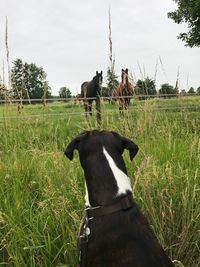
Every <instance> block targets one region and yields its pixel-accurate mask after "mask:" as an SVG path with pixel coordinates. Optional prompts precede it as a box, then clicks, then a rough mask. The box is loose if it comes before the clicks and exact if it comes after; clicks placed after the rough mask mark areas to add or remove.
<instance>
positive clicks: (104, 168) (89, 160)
mask: <svg viewBox="0 0 200 267" xmlns="http://www.w3.org/2000/svg"><path fill="white" fill-rule="evenodd" d="M74 149H77V150H78V151H79V157H80V162H81V165H82V167H83V170H84V174H85V179H86V190H87V192H88V194H86V195H87V196H88V197H87V205H88V207H87V211H86V215H87V216H86V219H85V221H84V223H83V225H82V231H81V233H80V236H81V238H80V240H81V242H82V241H83V244H84V249H83V246H82V243H81V246H80V247H81V249H82V251H81V252H82V253H81V259H82V260H81V267H82V266H85V267H174V264H173V263H172V261H171V260H170V259H169V258H168V256H167V255H166V254H165V252H164V250H163V248H162V247H161V246H160V245H159V242H158V241H157V239H156V237H155V235H154V233H153V231H152V230H151V228H150V226H149V224H148V222H147V220H146V219H145V217H144V216H143V215H142V213H141V212H140V210H139V208H138V207H137V205H136V203H135V201H134V200H133V197H132V192H131V185H130V181H129V178H128V176H127V171H126V166H125V163H124V160H123V158H122V153H123V151H124V149H128V150H129V154H130V159H131V160H132V159H133V158H134V157H135V155H136V154H137V152H138V147H137V145H136V144H134V143H133V142H132V141H131V140H129V139H128V138H125V137H122V136H120V135H119V134H117V133H115V132H106V131H101V132H99V131H91V132H86V133H83V134H81V135H79V136H78V137H77V138H75V139H74V140H73V141H72V142H71V143H70V144H69V146H68V147H67V149H66V151H65V154H66V156H67V157H68V158H69V159H73V151H74ZM83 250H84V251H83Z"/></svg>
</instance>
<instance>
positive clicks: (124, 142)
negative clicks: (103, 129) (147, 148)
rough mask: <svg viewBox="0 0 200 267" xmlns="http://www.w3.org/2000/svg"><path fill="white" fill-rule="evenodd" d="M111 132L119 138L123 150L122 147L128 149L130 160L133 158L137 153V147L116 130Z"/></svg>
mask: <svg viewBox="0 0 200 267" xmlns="http://www.w3.org/2000/svg"><path fill="white" fill-rule="evenodd" d="M112 134H113V135H114V136H116V137H117V138H119V139H120V140H121V142H122V148H123V150H124V149H128V150H129V155H130V160H131V161H132V160H133V158H134V157H135V156H136V154H137V153H138V150H139V147H138V146H137V145H136V144H135V143H134V142H133V141H131V140H130V139H129V138H127V137H124V136H121V135H120V134H118V133H116V132H112Z"/></svg>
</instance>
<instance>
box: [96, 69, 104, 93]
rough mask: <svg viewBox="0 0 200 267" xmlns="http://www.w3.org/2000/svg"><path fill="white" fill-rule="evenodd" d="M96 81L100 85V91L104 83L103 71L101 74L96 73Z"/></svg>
mask: <svg viewBox="0 0 200 267" xmlns="http://www.w3.org/2000/svg"><path fill="white" fill-rule="evenodd" d="M95 81H96V84H97V85H98V87H99V89H101V87H102V82H103V71H101V72H100V73H98V71H96V76H95Z"/></svg>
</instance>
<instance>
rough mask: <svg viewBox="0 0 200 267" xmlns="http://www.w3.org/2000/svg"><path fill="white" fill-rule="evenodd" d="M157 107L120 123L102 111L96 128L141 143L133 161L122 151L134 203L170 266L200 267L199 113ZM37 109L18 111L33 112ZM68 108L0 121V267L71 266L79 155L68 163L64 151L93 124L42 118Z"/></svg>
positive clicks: (79, 202)
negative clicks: (139, 209)
mask: <svg viewBox="0 0 200 267" xmlns="http://www.w3.org/2000/svg"><path fill="white" fill-rule="evenodd" d="M167 101H168V102H167V103H168V104H169V105H170V104H171V103H172V102H173V101H174V100H167ZM163 102H164V101H163ZM141 103H142V102H141ZM164 103H166V102H164ZM160 104H161V102H157V101H156V100H152V101H146V102H144V103H143V104H142V105H143V110H141V111H135V110H133V111H131V112H128V113H127V114H125V116H124V117H119V115H118V113H113V115H110V114H108V115H106V113H105V114H104V115H103V121H102V128H104V129H108V130H116V131H118V132H120V133H121V134H123V135H126V136H128V137H130V138H131V139H133V140H134V141H135V142H136V143H137V144H138V145H139V147H140V152H139V154H138V155H137V156H136V158H135V160H134V162H130V161H129V158H128V153H126V152H125V153H124V159H125V161H126V165H127V168H128V173H129V176H130V178H131V181H132V186H133V190H134V195H135V197H136V200H137V202H138V203H139V205H140V207H141V209H142V211H143V212H144V213H145V214H146V216H147V217H148V219H149V221H150V223H151V225H152V228H153V229H154V231H155V233H156V235H157V237H158V239H159V241H160V242H161V244H162V245H163V246H164V248H165V249H166V251H167V253H168V254H169V256H170V257H171V258H172V259H173V260H174V261H175V263H176V265H177V266H185V267H186V266H187V267H191V266H192V267H199V266H200V175H199V166H200V164H199V163H200V138H199V134H200V110H196V111H189V110H185V109H184V110H181V111H173V110H172V111H170V110H167V111H163V110H158V111H156V110H154V108H155V107H157V106H159V105H160ZM190 104H191V105H192V104H193V102H192V100H191V103H190ZM183 105H185V104H183ZM36 107H37V106H30V107H28V106H25V108H24V112H25V113H26V114H35V111H36V110H37V112H38V109H37V108H36ZM66 107H68V106H67V104H66V105H63V106H62V107H61V106H59V105H49V106H47V107H46V108H45V110H43V109H42V110H41V111H40V113H41V116H40V117H24V118H23V114H22V116H21V117H17V115H16V119H9V118H4V119H3V120H1V121H0V148H1V149H0V266H16V267H27V266H28V267H29V266H30V267H33V266H35V267H40V266H41V267H45V266H46V267H51V266H53V267H55V266H63V267H64V266H68V267H69V266H73V267H75V266H77V253H76V240H77V233H78V228H79V223H80V220H81V217H82V211H83V209H84V179H83V172H82V170H81V167H80V163H79V160H78V154H77V153H76V154H75V158H74V160H73V162H69V161H68V160H67V158H65V157H64V154H63V150H64V148H65V147H66V145H67V144H68V142H69V141H70V140H71V139H72V138H73V137H74V136H75V135H76V134H78V133H79V132H80V131H82V130H84V129H91V128H95V127H96V122H95V121H94V119H92V120H91V121H89V122H87V121H85V119H84V116H83V115H82V116H81V117H80V116H68V115H67V113H66V116H49V117H48V116H43V115H42V114H44V112H47V113H51V112H52V113H54V111H55V110H57V111H58V112H61V113H62V112H66V111H67V110H69V108H72V107H68V108H67V109H66ZM0 108H1V110H0V113H1V114H4V115H3V116H6V115H10V114H12V115H14V114H15V111H13V106H9V107H7V108H6V109H5V108H4V112H3V111H2V109H3V108H2V107H0ZM14 108H16V107H14ZM72 109H74V107H73V108H72ZM75 109H77V110H80V108H79V107H77V108H75ZM103 110H105V107H103Z"/></svg>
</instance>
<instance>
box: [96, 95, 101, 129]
mask: <svg viewBox="0 0 200 267" xmlns="http://www.w3.org/2000/svg"><path fill="white" fill-rule="evenodd" d="M96 111H97V123H98V124H99V125H100V124H101V99H100V96H99V95H97V96H96Z"/></svg>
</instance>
